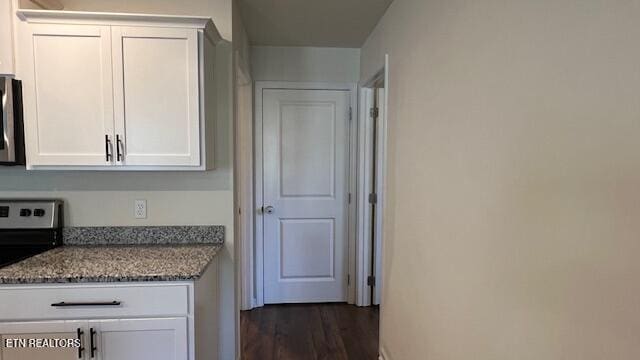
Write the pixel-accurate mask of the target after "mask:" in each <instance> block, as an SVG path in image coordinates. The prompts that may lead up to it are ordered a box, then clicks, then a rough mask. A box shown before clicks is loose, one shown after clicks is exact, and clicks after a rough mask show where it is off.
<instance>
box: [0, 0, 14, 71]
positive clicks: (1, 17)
mask: <svg viewBox="0 0 640 360" xmlns="http://www.w3.org/2000/svg"><path fill="white" fill-rule="evenodd" d="M13 17H14V15H13V12H12V10H11V1H9V0H2V1H0V75H13V73H14V65H13V63H14V60H13Z"/></svg>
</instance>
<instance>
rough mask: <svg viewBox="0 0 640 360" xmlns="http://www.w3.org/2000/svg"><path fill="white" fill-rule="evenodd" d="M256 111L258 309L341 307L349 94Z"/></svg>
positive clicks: (282, 101)
mask: <svg viewBox="0 0 640 360" xmlns="http://www.w3.org/2000/svg"><path fill="white" fill-rule="evenodd" d="M263 104H264V105H263V111H264V113H263V147H264V149H263V154H264V159H263V161H264V199H263V201H264V206H265V207H267V206H272V207H273V209H274V211H273V213H265V214H264V271H265V273H264V296H265V303H287V302H330V301H346V299H347V297H346V296H347V292H346V290H347V282H346V277H347V266H346V261H347V257H346V256H347V212H346V209H347V196H348V192H347V184H348V182H347V167H348V135H349V134H348V122H349V92H348V91H338V90H276V89H267V90H264V93H263Z"/></svg>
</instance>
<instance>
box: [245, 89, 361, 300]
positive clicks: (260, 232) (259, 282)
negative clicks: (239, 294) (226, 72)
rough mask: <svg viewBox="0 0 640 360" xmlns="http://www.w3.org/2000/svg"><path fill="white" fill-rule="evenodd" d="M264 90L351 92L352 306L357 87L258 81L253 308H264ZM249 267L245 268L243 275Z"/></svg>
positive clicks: (352, 292) (352, 293)
mask: <svg viewBox="0 0 640 360" xmlns="http://www.w3.org/2000/svg"><path fill="white" fill-rule="evenodd" d="M265 89H292V90H296V89H298V90H345V91H349V92H350V106H351V111H352V121H350V123H349V141H350V144H349V163H350V164H349V172H348V173H349V180H348V184H349V185H348V186H349V193H351V202H350V203H349V204H348V207H349V208H348V219H347V228H348V249H349V250H348V259H349V260H348V267H347V269H348V276H349V278H350V279H351V280H350V281H349V282H348V285H347V286H348V289H347V302H348V303H350V304H353V303H355V302H356V288H355V281H354V280H355V279H354V278H355V276H354V274H355V261H354V259H355V254H356V252H355V246H356V241H355V231H356V226H355V223H356V206H355V204H356V199H355V189H356V176H355V171H356V169H355V168H356V166H355V159H356V157H355V155H356V150H357V121H355V119H357V113H358V111H357V99H358V87H357V84H353V83H322V82H287V81H257V82H256V83H255V95H254V102H255V113H254V117H255V124H254V129H255V131H254V146H255V149H254V154H255V169H254V174H255V190H254V191H255V264H254V267H255V285H256V286H255V290H256V291H255V297H254V299H255V303H254V304H253V305H254V307H260V306H264V224H263V221H264V219H263V215H262V213H261V207H262V204H263V199H264V197H263V196H264V191H263V176H264V171H263V151H262V149H263V141H262V136H261V134H262V131H263V125H262V111H263V99H262V93H263V90H265ZM247 269H248V266H247V265H246V264H245V265H243V271H246V270H247Z"/></svg>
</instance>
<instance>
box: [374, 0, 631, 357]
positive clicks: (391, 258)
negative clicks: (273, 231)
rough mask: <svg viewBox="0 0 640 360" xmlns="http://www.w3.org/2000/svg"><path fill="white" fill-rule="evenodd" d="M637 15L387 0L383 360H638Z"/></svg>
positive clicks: (584, 0) (571, 5)
mask: <svg viewBox="0 0 640 360" xmlns="http://www.w3.org/2000/svg"><path fill="white" fill-rule="evenodd" d="M638 19H640V3H638V2H637V1H600V0H538V1H525V0H515V1H498V0H476V1H467V0H396V1H395V2H394V3H393V4H392V5H391V7H390V9H389V10H388V12H387V14H386V15H385V16H384V18H383V19H382V21H381V22H380V24H379V25H378V26H377V28H376V29H375V31H374V33H373V34H372V35H371V37H370V38H369V39H368V41H367V42H366V44H365V45H364V47H363V49H362V66H361V69H362V71H361V73H362V79H363V80H364V79H367V78H369V77H370V76H371V75H372V74H373V73H375V72H376V71H377V70H378V68H379V66H380V65H381V64H382V62H383V56H384V54H385V53H389V54H390V61H391V66H390V77H391V81H390V100H389V101H390V103H389V121H390V129H389V133H390V153H389V161H390V179H389V180H390V183H389V197H390V199H389V200H390V204H389V212H390V216H389V217H388V219H387V220H388V222H387V225H388V226H387V231H386V236H387V238H386V249H385V250H386V252H385V256H386V258H385V270H384V272H385V275H384V284H385V288H384V295H383V307H382V335H381V336H382V337H381V345H382V347H383V349H384V350H385V352H386V354H387V360H415V359H430V360H444V359H446V360H455V359H459V360H468V359H476V360H497V359H504V360H511V359H519V360H527V359H531V360H540V359H545V360H551V359H572V360H574V359H580V360H590V359H592V360H601V359H638V358H640V346H639V345H638V334H640V311H638V304H640V282H639V281H638V277H639V276H640V261H638V258H639V257H640V241H639V240H638V239H639V238H638V235H639V234H640V190H639V185H638V184H639V182H640V118H639V114H640V101H639V96H640V95H639V94H640V66H639V64H640V47H639V46H638V44H639V43H640V27H639V26H638Z"/></svg>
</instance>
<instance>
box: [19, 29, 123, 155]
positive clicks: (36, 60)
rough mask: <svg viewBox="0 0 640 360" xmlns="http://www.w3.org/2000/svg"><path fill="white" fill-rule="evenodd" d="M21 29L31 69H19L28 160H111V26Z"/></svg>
mask: <svg viewBox="0 0 640 360" xmlns="http://www.w3.org/2000/svg"><path fill="white" fill-rule="evenodd" d="M27 29H28V30H27V31H28V39H29V42H30V46H28V47H27V52H26V54H25V55H26V56H25V57H24V59H25V60H26V64H27V69H33V71H28V72H25V74H23V82H24V83H23V85H24V86H23V92H24V107H25V129H26V132H25V135H26V137H27V143H28V145H29V146H28V150H29V151H28V153H27V157H28V161H29V163H30V164H33V165H54V166H55V165H73V166H86V165H93V166H100V165H109V164H111V163H112V159H111V155H112V149H111V146H110V145H112V144H109V143H110V142H112V137H113V135H112V134H113V96H112V88H113V85H112V78H113V77H112V73H111V29H110V28H109V27H108V26H91V25H48V24H35V25H31V26H29V27H28V28H27ZM107 156H109V158H108V159H107Z"/></svg>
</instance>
